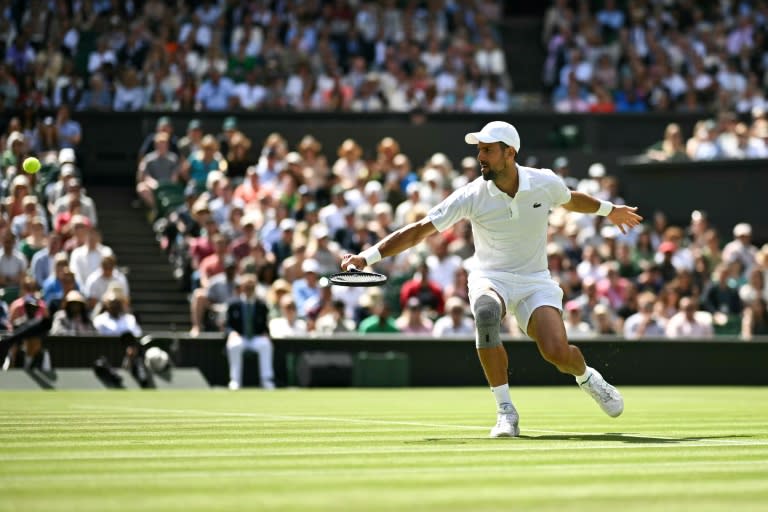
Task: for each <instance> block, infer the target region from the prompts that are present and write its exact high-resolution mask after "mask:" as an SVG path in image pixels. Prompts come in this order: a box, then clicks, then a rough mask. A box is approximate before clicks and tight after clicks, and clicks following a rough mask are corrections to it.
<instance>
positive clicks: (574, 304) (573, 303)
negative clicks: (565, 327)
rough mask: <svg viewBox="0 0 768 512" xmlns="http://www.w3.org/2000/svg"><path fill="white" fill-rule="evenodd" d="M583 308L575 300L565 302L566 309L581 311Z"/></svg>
mask: <svg viewBox="0 0 768 512" xmlns="http://www.w3.org/2000/svg"><path fill="white" fill-rule="evenodd" d="M579 309H581V308H580V307H579V303H578V302H577V301H575V300H569V301H568V302H566V303H565V310H566V311H579Z"/></svg>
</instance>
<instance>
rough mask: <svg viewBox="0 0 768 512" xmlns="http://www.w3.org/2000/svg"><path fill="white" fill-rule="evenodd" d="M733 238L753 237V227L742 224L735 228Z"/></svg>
mask: <svg viewBox="0 0 768 512" xmlns="http://www.w3.org/2000/svg"><path fill="white" fill-rule="evenodd" d="M733 236H752V226H750V225H749V224H747V223H746V222H740V223H738V224H736V225H735V226H734V227H733Z"/></svg>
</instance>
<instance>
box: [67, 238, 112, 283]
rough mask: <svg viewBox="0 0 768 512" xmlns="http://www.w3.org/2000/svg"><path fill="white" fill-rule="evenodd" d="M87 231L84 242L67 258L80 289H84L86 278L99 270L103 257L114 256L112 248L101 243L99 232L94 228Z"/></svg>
mask: <svg viewBox="0 0 768 512" xmlns="http://www.w3.org/2000/svg"><path fill="white" fill-rule="evenodd" d="M87 229H88V234H87V235H86V242H85V243H84V244H83V245H81V246H80V247H77V248H75V249H74V250H73V251H72V254H71V255H70V257H69V268H70V269H72V272H74V274H75V279H76V280H77V284H78V287H80V288H81V289H85V283H86V281H87V280H88V277H89V276H90V275H91V274H93V273H94V272H96V271H97V270H98V269H99V268H101V262H102V260H103V259H104V257H105V256H108V255H111V254H114V253H113V252H112V248H110V247H109V246H107V245H104V244H102V243H101V231H99V230H98V229H96V228H94V227H90V228H87Z"/></svg>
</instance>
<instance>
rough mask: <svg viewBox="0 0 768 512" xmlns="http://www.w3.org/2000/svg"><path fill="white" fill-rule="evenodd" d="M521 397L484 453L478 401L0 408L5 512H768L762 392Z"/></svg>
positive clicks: (124, 396) (337, 399) (5, 399)
mask: <svg viewBox="0 0 768 512" xmlns="http://www.w3.org/2000/svg"><path fill="white" fill-rule="evenodd" d="M577 391H578V390H577ZM515 394H516V402H517V403H518V408H520V409H521V412H522V411H524V412H523V433H524V435H526V436H530V437H524V438H521V439H513V440H488V439H486V438H485V436H486V435H487V431H488V428H489V426H490V424H491V423H492V421H493V419H494V418H493V412H492V405H491V406H489V403H488V402H489V397H488V392H487V390H485V389H450V390H436V389H430V390H419V389H403V390H312V391H306V392H304V391H297V392H292V391H289V392H277V393H259V392H252V393H248V392H245V393H216V392H210V393H195V392H188V393H167V394H166V393H141V392H136V393H51V394H48V393H37V394H34V393H0V403H2V405H3V409H5V410H6V411H7V412H6V414H5V416H4V422H0V443H3V446H4V450H2V451H0V495H2V496H3V499H2V500H0V510H25V511H26V510H31V511H34V510H47V511H49V510H75V509H76V510H84V511H90V510H139V509H141V510H184V511H187V512H189V511H195V510H206V511H209V510H211V509H220V510H223V509H227V510H235V509H243V508H244V509H253V510H281V511H283V510H288V511H292V510H302V511H305V512H306V511H313V510H334V511H340V510H350V511H351V510H355V511H360V510H366V511H367V510H395V509H399V510H403V509H406V510H410V509H419V510H439V511H441V512H444V511H453V510H473V511H474V510H499V509H500V508H518V509H525V510H558V511H562V510H584V509H585V508H588V509H589V510H590V511H594V510H596V511H602V510H605V511H608V510H611V511H614V510H617V509H621V510H622V512H627V511H629V510H643V511H644V512H647V511H649V510H693V509H695V510H697V511H708V510H729V509H735V508H738V509H741V510H750V511H751V510H764V509H766V507H765V506H766V504H768V485H767V484H766V478H765V475H766V474H767V473H768V435H766V425H768V411H767V410H766V407H765V406H762V404H766V403H768V401H766V398H768V394H767V393H766V390H764V389H761V388H702V389H695V388H679V389H676V388H665V389H664V390H663V395H664V398H663V400H659V401H655V400H654V397H656V396H657V395H658V394H659V388H649V389H642V388H630V389H628V390H626V392H625V396H627V401H628V404H630V403H631V404H632V407H631V408H630V407H628V409H627V414H625V416H623V417H622V418H620V419H619V420H611V419H608V418H606V417H604V416H602V415H601V413H600V412H599V410H597V408H596V407H595V405H594V404H592V403H589V402H586V403H585V401H584V398H585V397H584V396H580V395H578V394H576V395H575V394H574V393H573V390H572V389H565V388H546V389H540V388H534V389H521V390H516V391H515ZM574 396H579V400H575V399H574ZM518 397H519V398H518ZM491 404H492V402H491ZM489 409H490V410H489ZM713 411H717V414H714V413H713ZM198 412H200V413H198ZM590 413H591V414H590ZM729 413H732V416H730V415H729ZM48 414H50V416H49V415H48ZM665 419H669V420H670V421H668V422H665ZM452 424H453V425H452ZM526 429H527V430H526ZM537 429H540V431H538V432H537ZM622 433H623V434H622ZM136 489H140V490H141V491H140V492H137V491H136Z"/></svg>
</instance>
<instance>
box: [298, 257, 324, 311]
mask: <svg viewBox="0 0 768 512" xmlns="http://www.w3.org/2000/svg"><path fill="white" fill-rule="evenodd" d="M301 271H302V274H303V277H302V278H301V279H298V280H296V281H294V283H293V298H294V300H295V301H296V308H297V310H298V313H299V316H300V317H302V318H305V317H306V316H307V313H308V311H307V305H308V304H309V303H310V302H311V301H312V300H317V298H318V297H319V296H320V285H319V279H320V275H319V272H320V264H319V263H318V262H317V260H313V259H306V260H304V262H303V263H302V264H301Z"/></svg>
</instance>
